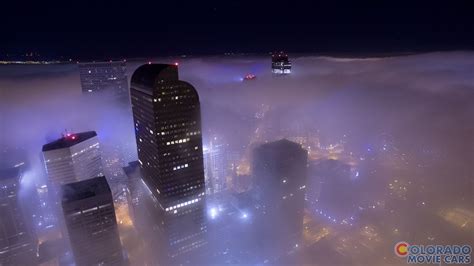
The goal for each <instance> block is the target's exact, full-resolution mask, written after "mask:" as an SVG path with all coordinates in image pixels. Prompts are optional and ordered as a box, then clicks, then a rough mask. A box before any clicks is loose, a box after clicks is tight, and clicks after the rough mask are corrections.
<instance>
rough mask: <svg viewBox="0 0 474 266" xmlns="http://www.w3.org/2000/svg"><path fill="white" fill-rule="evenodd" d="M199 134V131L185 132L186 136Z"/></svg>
mask: <svg viewBox="0 0 474 266" xmlns="http://www.w3.org/2000/svg"><path fill="white" fill-rule="evenodd" d="M199 134H201V131H199V130H198V131H193V132H188V133H186V136H195V135H199Z"/></svg>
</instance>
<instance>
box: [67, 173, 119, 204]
mask: <svg viewBox="0 0 474 266" xmlns="http://www.w3.org/2000/svg"><path fill="white" fill-rule="evenodd" d="M61 191H62V202H73V201H77V200H83V199H87V198H91V197H95V196H99V195H104V194H111V192H110V187H109V184H108V183H107V179H105V176H99V177H95V178H91V179H87V180H83V181H79V182H75V183H70V184H65V185H62V186H61Z"/></svg>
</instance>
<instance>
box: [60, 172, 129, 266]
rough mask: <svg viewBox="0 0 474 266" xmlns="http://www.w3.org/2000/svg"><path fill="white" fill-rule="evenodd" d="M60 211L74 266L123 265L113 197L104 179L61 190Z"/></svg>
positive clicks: (95, 179) (77, 184) (87, 181)
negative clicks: (74, 262)
mask: <svg viewBox="0 0 474 266" xmlns="http://www.w3.org/2000/svg"><path fill="white" fill-rule="evenodd" d="M61 190H62V208H63V214H64V220H65V224H66V227H67V230H68V235H69V241H70V245H71V249H72V252H73V254H74V260H75V261H76V264H77V265H97V264H106V265H122V264H124V260H123V254H122V246H121V243H120V238H119V232H118V227H117V221H116V218H115V210H114V202H113V199H112V193H111V191H110V187H109V185H108V183H107V180H106V179H105V177H103V176H102V177H96V178H92V179H88V180H84V181H79V182H76V183H69V184H66V185H63V186H62V187H61Z"/></svg>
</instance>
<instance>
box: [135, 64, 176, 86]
mask: <svg viewBox="0 0 474 266" xmlns="http://www.w3.org/2000/svg"><path fill="white" fill-rule="evenodd" d="M157 80H178V66H177V65H169V64H146V65H142V66H140V67H139V68H137V70H135V72H133V75H132V80H131V83H132V86H133V85H142V86H146V87H153V85H154V84H155V82H156V81H157Z"/></svg>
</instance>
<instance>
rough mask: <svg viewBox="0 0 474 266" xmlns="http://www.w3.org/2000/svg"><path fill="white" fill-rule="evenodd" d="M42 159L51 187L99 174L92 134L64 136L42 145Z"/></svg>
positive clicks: (100, 172) (93, 133)
mask: <svg viewBox="0 0 474 266" xmlns="http://www.w3.org/2000/svg"><path fill="white" fill-rule="evenodd" d="M43 157H44V163H45V167H46V172H47V173H48V177H49V180H50V181H51V182H52V183H53V184H54V185H63V184H67V183H71V182H76V181H81V180H85V179H89V178H93V177H97V176H101V175H103V169H102V159H101V153H100V147H99V140H98V138H97V134H96V133H95V132H94V131H88V132H82V133H76V134H67V135H65V136H63V137H62V138H60V139H58V140H56V141H53V142H51V143H48V144H46V145H44V146H43Z"/></svg>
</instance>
